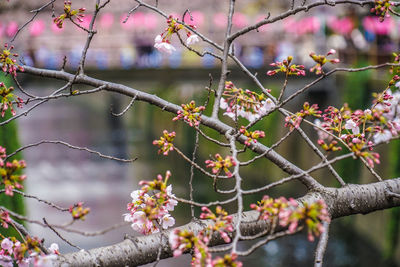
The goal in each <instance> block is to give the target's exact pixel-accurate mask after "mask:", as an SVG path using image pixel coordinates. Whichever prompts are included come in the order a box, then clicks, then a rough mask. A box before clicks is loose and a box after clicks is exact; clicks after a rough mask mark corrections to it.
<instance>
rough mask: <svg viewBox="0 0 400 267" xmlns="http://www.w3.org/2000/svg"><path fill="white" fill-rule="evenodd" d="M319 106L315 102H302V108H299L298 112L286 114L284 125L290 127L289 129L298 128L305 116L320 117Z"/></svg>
mask: <svg viewBox="0 0 400 267" xmlns="http://www.w3.org/2000/svg"><path fill="white" fill-rule="evenodd" d="M318 109H319V107H318V105H317V104H313V105H311V106H310V104H309V103H308V102H304V104H303V109H302V110H300V111H299V112H296V113H295V114H293V115H291V116H287V117H286V118H285V122H286V123H285V127H290V128H291V129H293V128H299V126H300V124H301V122H302V121H303V119H304V118H305V117H307V116H314V117H317V118H319V117H321V113H322V111H320V110H318Z"/></svg>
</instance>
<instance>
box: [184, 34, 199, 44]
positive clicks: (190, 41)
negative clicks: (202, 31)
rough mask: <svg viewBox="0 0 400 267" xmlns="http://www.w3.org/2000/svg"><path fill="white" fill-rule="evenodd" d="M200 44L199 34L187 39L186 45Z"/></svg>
mask: <svg viewBox="0 0 400 267" xmlns="http://www.w3.org/2000/svg"><path fill="white" fill-rule="evenodd" d="M198 42H200V39H199V36H198V35H197V34H191V35H190V36H189V37H188V38H187V39H186V44H187V45H194V44H196V43H198Z"/></svg>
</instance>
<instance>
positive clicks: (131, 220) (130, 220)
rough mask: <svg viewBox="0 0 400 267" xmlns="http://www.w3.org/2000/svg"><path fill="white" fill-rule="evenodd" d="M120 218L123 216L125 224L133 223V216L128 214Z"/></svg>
mask: <svg viewBox="0 0 400 267" xmlns="http://www.w3.org/2000/svg"><path fill="white" fill-rule="evenodd" d="M122 216H124V221H126V222H133V216H132V214H130V213H125V214H122Z"/></svg>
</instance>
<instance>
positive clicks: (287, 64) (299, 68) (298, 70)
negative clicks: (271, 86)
mask: <svg viewBox="0 0 400 267" xmlns="http://www.w3.org/2000/svg"><path fill="white" fill-rule="evenodd" d="M292 61H293V57H292V56H288V57H287V59H285V60H283V61H282V62H275V63H271V64H270V66H272V67H276V68H277V69H274V70H270V71H267V75H268V76H272V75H275V74H277V73H279V72H283V73H285V74H286V76H289V75H296V76H305V75H306V72H305V70H304V66H303V65H295V64H291V63H292Z"/></svg>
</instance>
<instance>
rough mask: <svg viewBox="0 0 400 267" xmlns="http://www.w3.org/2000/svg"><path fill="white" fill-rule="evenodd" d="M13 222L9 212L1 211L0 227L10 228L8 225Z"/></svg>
mask: <svg viewBox="0 0 400 267" xmlns="http://www.w3.org/2000/svg"><path fill="white" fill-rule="evenodd" d="M10 222H11V218H10V215H9V214H8V212H7V211H5V210H2V209H0V225H1V226H2V227H3V228H8V224H9V223H10Z"/></svg>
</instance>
